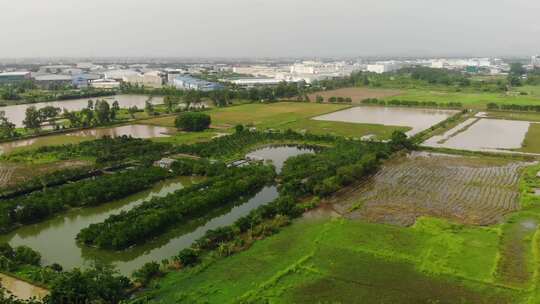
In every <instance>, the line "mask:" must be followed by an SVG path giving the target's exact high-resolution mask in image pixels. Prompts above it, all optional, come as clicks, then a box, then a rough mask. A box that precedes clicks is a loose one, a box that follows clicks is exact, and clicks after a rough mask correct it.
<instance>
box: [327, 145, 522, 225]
mask: <svg viewBox="0 0 540 304" xmlns="http://www.w3.org/2000/svg"><path fill="white" fill-rule="evenodd" d="M526 165H528V164H527V163H524V162H508V161H502V160H493V159H480V158H466V157H456V156H448V155H442V154H425V153H424V154H422V153H413V154H411V155H410V156H407V157H403V158H400V159H396V160H393V161H391V162H389V163H387V164H386V165H385V166H384V167H383V168H382V169H381V170H380V171H379V172H378V173H377V174H376V175H375V176H373V177H372V178H370V179H369V180H367V181H366V182H364V184H363V185H360V186H358V187H356V188H354V189H353V190H350V192H349V193H343V194H342V195H341V196H338V197H337V198H335V199H334V201H335V202H336V203H335V205H334V208H335V209H336V210H337V211H338V212H340V213H342V214H345V213H346V214H347V216H348V217H351V218H363V219H367V220H369V221H373V222H381V223H390V224H397V225H403V226H409V225H412V224H414V222H415V221H416V219H417V218H418V217H420V216H435V217H441V218H449V219H452V220H455V221H458V222H461V223H466V224H475V225H490V224H494V223H498V222H500V221H501V220H502V217H503V216H504V215H506V214H508V213H510V212H513V211H516V210H519V208H520V205H519V201H518V199H519V191H518V182H519V178H520V171H521V169H522V168H523V167H525V166H526Z"/></svg>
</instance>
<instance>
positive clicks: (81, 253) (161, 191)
mask: <svg viewBox="0 0 540 304" xmlns="http://www.w3.org/2000/svg"><path fill="white" fill-rule="evenodd" d="M273 151H275V153H273ZM302 153H312V150H309V149H302V148H294V147H267V148H263V149H260V150H257V151H254V152H252V153H250V155H252V156H254V157H258V158H261V159H264V160H270V161H272V162H273V163H274V164H275V165H276V167H277V168H281V167H282V165H283V162H284V160H285V159H287V158H288V157H291V156H294V155H299V154H302ZM192 182H196V180H193V179H192V178H179V179H176V180H170V181H166V182H162V183H159V184H157V185H156V186H154V187H153V188H152V189H151V190H148V191H144V192H141V193H137V194H134V195H132V196H130V197H127V198H125V199H122V200H118V201H115V202H111V203H107V204H104V205H102V206H99V207H95V208H81V209H73V210H70V211H69V212H67V213H64V214H61V215H59V216H57V217H54V218H52V219H49V220H47V221H45V222H41V223H38V224H34V225H28V226H24V227H21V228H19V229H17V230H15V231H14V232H12V233H10V234H7V235H4V236H2V237H0V241H5V242H9V243H10V244H11V245H12V246H21V245H26V246H29V247H31V248H33V249H35V250H37V251H39V252H40V253H41V254H42V258H43V259H42V262H43V263H44V264H45V265H48V264H52V263H59V264H61V265H62V266H63V267H64V268H65V269H72V268H74V267H88V266H91V265H92V263H94V262H97V261H99V262H103V263H108V264H111V265H114V266H116V267H117V268H118V270H119V271H120V272H121V273H123V274H125V275H130V274H131V273H132V272H133V270H135V269H138V268H140V267H141V266H142V265H143V264H145V263H147V262H150V261H161V260H162V259H165V258H170V257H172V256H174V255H176V254H178V252H179V251H180V250H182V249H184V248H187V247H189V246H190V245H191V244H192V243H193V242H194V241H196V240H197V239H199V238H200V237H202V236H203V235H204V234H205V233H206V232H207V231H208V230H210V229H216V228H219V227H222V226H227V225H231V224H232V223H234V222H235V221H236V220H237V219H239V218H240V217H243V216H245V215H247V214H248V213H249V212H251V211H252V210H254V209H256V208H258V207H259V206H261V205H263V204H266V203H269V202H271V201H273V200H274V199H276V198H277V197H278V191H277V187H276V186H274V185H269V186H266V187H264V188H263V189H262V190H261V191H259V193H257V194H256V195H254V196H252V197H249V198H246V199H245V200H244V201H242V202H240V203H237V204H231V205H228V206H226V207H223V208H220V209H217V210H214V211H212V212H211V213H209V214H207V215H206V216H205V217H203V218H198V219H194V220H191V221H189V222H187V223H183V224H182V225H180V226H179V227H177V228H175V229H173V230H172V231H169V232H168V233H166V234H164V235H162V236H160V237H158V238H155V239H154V240H152V241H150V242H147V243H145V244H144V245H141V246H135V247H132V248H130V249H128V250H124V251H117V252H114V251H106V250H101V249H97V248H88V247H86V246H83V245H80V244H78V243H77V242H76V240H75V237H76V235H77V234H78V232H79V231H80V230H81V229H83V228H85V227H88V226H89V225H90V224H93V223H98V222H102V221H103V220H105V219H106V218H107V217H109V216H110V215H113V214H118V213H120V212H122V211H127V210H130V209H132V208H134V207H136V206H138V205H140V204H143V203H144V202H145V201H148V200H150V199H151V198H153V197H162V196H165V195H168V194H170V193H172V192H174V191H177V190H179V189H181V188H183V187H184V186H187V185H189V184H191V183H192Z"/></svg>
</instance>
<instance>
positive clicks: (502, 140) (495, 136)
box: [423, 118, 531, 152]
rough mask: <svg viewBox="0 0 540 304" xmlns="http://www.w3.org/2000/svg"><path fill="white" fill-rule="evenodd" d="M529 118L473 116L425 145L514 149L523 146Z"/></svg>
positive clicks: (451, 147)
mask: <svg viewBox="0 0 540 304" xmlns="http://www.w3.org/2000/svg"><path fill="white" fill-rule="evenodd" d="M530 125H531V124H530V123H529V122H527V121H515V120H501V119H485V118H471V119H469V120H467V121H465V122H464V123H462V124H460V125H458V126H456V127H455V128H453V129H451V130H449V131H448V132H446V133H445V134H443V135H440V136H435V137H432V138H430V139H428V140H427V141H426V142H424V144H423V145H424V146H428V147H434V148H449V149H458V150H470V151H483V152H510V151H511V150H518V149H521V148H522V145H523V142H524V140H525V135H526V134H527V132H528V131H529V127H530Z"/></svg>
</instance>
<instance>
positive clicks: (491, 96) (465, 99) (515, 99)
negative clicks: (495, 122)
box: [384, 87, 540, 110]
mask: <svg viewBox="0 0 540 304" xmlns="http://www.w3.org/2000/svg"><path fill="white" fill-rule="evenodd" d="M533 88H534V87H533ZM384 99H386V100H391V99H399V100H414V101H435V102H445V103H448V102H461V103H462V104H463V105H464V106H465V107H468V108H473V109H478V110H485V109H486V105H487V104H488V103H490V102H495V103H497V104H520V105H538V104H540V95H537V94H529V95H515V96H514V95H506V94H503V93H468V92H467V93H465V92H445V91H428V90H406V91H403V93H402V94H400V95H397V96H393V97H386V98H384Z"/></svg>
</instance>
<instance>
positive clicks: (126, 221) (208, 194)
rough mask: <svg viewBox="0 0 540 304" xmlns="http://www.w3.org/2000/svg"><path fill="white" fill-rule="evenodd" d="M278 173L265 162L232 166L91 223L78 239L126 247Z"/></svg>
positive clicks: (249, 191)
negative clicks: (98, 221)
mask: <svg viewBox="0 0 540 304" xmlns="http://www.w3.org/2000/svg"><path fill="white" fill-rule="evenodd" d="M274 174H275V173H274V170H273V169H272V168H271V167H268V166H262V165H255V166H248V167H242V168H231V169H228V170H226V171H225V173H224V174H222V175H219V176H216V177H213V178H211V179H209V180H208V181H206V182H203V183H200V184H197V185H194V186H191V187H188V188H185V189H181V190H179V191H176V192H174V193H172V194H169V195H167V196H166V197H162V198H154V199H152V200H151V201H149V202H147V203H145V204H143V205H140V206H138V207H136V208H134V209H132V210H130V211H128V212H123V213H121V214H118V215H113V216H111V217H109V218H108V219H106V220H105V221H104V222H102V223H98V224H93V225H90V226H89V227H87V228H85V229H83V230H81V231H80V232H79V234H78V235H77V239H78V240H79V241H81V242H83V243H84V244H86V245H93V246H97V247H100V248H106V249H124V248H127V247H129V246H131V245H134V244H137V243H141V242H144V241H145V240H147V239H148V238H151V237H154V236H157V235H159V234H161V233H163V232H165V231H166V230H168V229H169V228H170V227H171V226H173V225H177V224H178V223H180V222H182V221H186V220H187V219H190V218H194V217H198V216H201V215H204V214H206V213H207V212H208V211H211V210H213V209H215V208H218V207H221V206H225V205H227V204H231V203H232V202H235V201H238V200H240V199H242V197H244V196H247V195H250V194H253V193H256V192H257V191H259V190H260V189H261V188H262V187H263V186H264V185H265V184H267V183H269V182H270V181H272V180H273V178H274ZM202 189H204V191H201V190H202Z"/></svg>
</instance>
